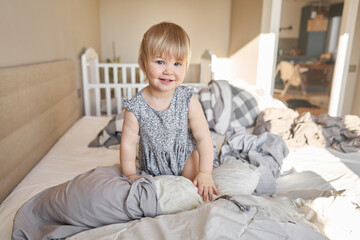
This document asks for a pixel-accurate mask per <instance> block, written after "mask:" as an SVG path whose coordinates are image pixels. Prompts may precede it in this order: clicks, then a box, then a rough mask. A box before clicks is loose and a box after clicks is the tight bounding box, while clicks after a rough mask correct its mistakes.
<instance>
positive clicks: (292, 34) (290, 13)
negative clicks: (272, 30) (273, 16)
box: [279, 0, 309, 38]
mask: <svg viewBox="0 0 360 240" xmlns="http://www.w3.org/2000/svg"><path fill="white" fill-rule="evenodd" d="M306 5H309V3H307V2H306V1H291V0H283V2H282V6H281V20H280V27H281V28H283V27H288V26H290V25H291V26H292V29H291V30H282V31H280V36H279V37H280V38H299V31H300V20H301V8H302V7H303V6H306Z"/></svg>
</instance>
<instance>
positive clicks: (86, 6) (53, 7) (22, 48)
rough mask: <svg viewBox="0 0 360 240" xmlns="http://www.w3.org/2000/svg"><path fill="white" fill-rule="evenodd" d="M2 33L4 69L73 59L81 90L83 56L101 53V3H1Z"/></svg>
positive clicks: (18, 0) (0, 64)
mask: <svg viewBox="0 0 360 240" xmlns="http://www.w3.org/2000/svg"><path fill="white" fill-rule="evenodd" d="M0 31H1V33H0V67H11V66H20V65H26V64H35V63H40V62H48V61H54V60H60V59H73V60H74V61H75V64H76V72H77V85H78V87H79V88H81V86H82V82H81V67H80V55H81V54H82V52H83V51H84V49H85V48H87V47H93V48H94V49H95V50H96V51H100V23H99V3H98V0H93V1H88V0H76V1H72V0H51V1H48V0H31V1H27V0H11V1H10V0H0ZM79 101H80V104H81V105H82V102H83V101H82V100H79ZM81 105H80V106H81Z"/></svg>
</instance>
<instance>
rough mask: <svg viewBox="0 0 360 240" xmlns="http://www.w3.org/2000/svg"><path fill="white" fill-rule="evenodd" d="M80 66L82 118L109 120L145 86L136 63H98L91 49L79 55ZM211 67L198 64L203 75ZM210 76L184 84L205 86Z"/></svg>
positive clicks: (95, 54)
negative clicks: (196, 81)
mask: <svg viewBox="0 0 360 240" xmlns="http://www.w3.org/2000/svg"><path fill="white" fill-rule="evenodd" d="M204 66H205V67H204ZM81 67H82V81H83V90H84V92H83V93H84V108H85V116H92V115H95V116H101V115H102V114H103V113H105V112H106V115H107V116H108V117H109V116H111V115H113V114H117V113H120V112H121V110H122V100H123V99H124V98H131V97H133V96H134V95H135V94H136V93H137V92H138V91H139V90H141V89H142V88H144V87H145V86H146V85H147V83H146V82H145V75H144V73H143V72H142V70H141V69H140V66H139V64H137V63H100V62H99V57H98V54H97V53H96V52H95V50H94V49H92V48H88V49H87V50H86V51H85V52H84V54H83V55H82V56H81ZM210 67H211V63H210V62H206V63H204V62H202V63H201V71H202V72H209V71H211V68H210ZM204 68H205V70H204ZM210 76H211V74H207V75H201V79H199V83H187V84H184V85H187V86H193V87H201V86H204V85H205V84H207V83H208V82H209V81H210ZM102 99H103V100H102Z"/></svg>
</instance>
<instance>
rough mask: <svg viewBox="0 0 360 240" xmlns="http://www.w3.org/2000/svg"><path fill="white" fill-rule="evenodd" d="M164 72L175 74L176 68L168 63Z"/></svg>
mask: <svg viewBox="0 0 360 240" xmlns="http://www.w3.org/2000/svg"><path fill="white" fill-rule="evenodd" d="M164 74H167V75H169V74H174V69H173V66H169V65H166V67H165V69H164Z"/></svg>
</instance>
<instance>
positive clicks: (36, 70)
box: [0, 60, 80, 202]
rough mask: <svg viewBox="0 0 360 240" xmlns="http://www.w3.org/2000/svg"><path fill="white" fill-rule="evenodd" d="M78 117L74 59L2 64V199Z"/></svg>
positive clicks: (0, 133)
mask: <svg viewBox="0 0 360 240" xmlns="http://www.w3.org/2000/svg"><path fill="white" fill-rule="evenodd" d="M79 117H80V110H79V104H78V97H77V90H76V73H75V64H74V62H73V61H72V60H61V61H54V62H49V63H42V64H34V65H27V66H21V67H11V68H3V69H0V202H2V201H3V200H4V199H5V198H6V196H7V195H8V194H9V193H10V192H11V191H12V189H13V188H14V187H15V186H16V185H17V184H18V183H19V182H20V181H21V179H23V177H24V176H25V175H26V174H27V173H28V172H29V171H30V170H31V168H32V167H34V166H35V165H36V163H38V162H39V160H41V158H42V157H43V156H44V155H45V154H46V153H47V152H48V151H49V149H50V148H51V147H52V146H53V145H54V144H55V142H56V141H57V140H58V139H59V138H60V137H61V136H62V135H63V134H64V133H65V132H66V131H67V130H68V129H69V128H70V127H71V126H72V125H73V124H74V122H75V121H76V120H77V119H79Z"/></svg>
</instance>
